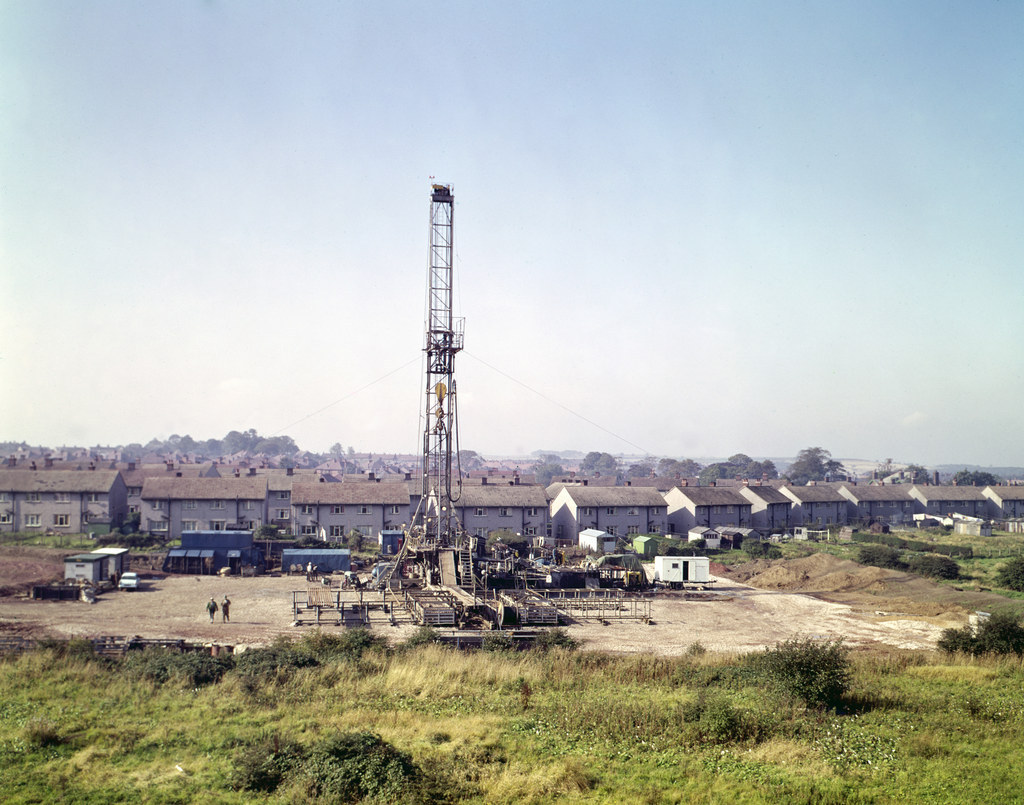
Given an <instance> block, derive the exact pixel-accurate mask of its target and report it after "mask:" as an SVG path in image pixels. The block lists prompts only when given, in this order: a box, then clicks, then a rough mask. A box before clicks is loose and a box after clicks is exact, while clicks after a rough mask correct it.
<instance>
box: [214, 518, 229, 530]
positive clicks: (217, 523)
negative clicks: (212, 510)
mask: <svg viewBox="0 0 1024 805" xmlns="http://www.w3.org/2000/svg"><path fill="white" fill-rule="evenodd" d="M227 526H228V521H227V520H210V530H211V531H227V530H228V529H227Z"/></svg>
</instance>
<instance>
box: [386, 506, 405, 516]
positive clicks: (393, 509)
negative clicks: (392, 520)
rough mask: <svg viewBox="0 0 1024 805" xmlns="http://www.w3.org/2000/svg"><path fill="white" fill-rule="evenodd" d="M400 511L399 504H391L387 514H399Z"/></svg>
mask: <svg viewBox="0 0 1024 805" xmlns="http://www.w3.org/2000/svg"><path fill="white" fill-rule="evenodd" d="M401 513H402V507H401V506H392V507H391V508H390V509H388V514H401Z"/></svg>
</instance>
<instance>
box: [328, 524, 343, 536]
mask: <svg viewBox="0 0 1024 805" xmlns="http://www.w3.org/2000/svg"><path fill="white" fill-rule="evenodd" d="M331 536H332V537H343V536H345V526H343V525H332V526H331Z"/></svg>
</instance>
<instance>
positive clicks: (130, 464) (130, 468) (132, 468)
mask: <svg viewBox="0 0 1024 805" xmlns="http://www.w3.org/2000/svg"><path fill="white" fill-rule="evenodd" d="M128 472H135V462H134V461H129V462H128Z"/></svg>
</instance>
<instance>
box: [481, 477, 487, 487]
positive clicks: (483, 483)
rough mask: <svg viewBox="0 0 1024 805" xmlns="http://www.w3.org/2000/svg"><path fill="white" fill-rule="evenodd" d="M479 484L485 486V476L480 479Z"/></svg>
mask: <svg viewBox="0 0 1024 805" xmlns="http://www.w3.org/2000/svg"><path fill="white" fill-rule="evenodd" d="M480 486H487V476H486V475H485V476H484V477H483V478H481V479H480Z"/></svg>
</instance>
